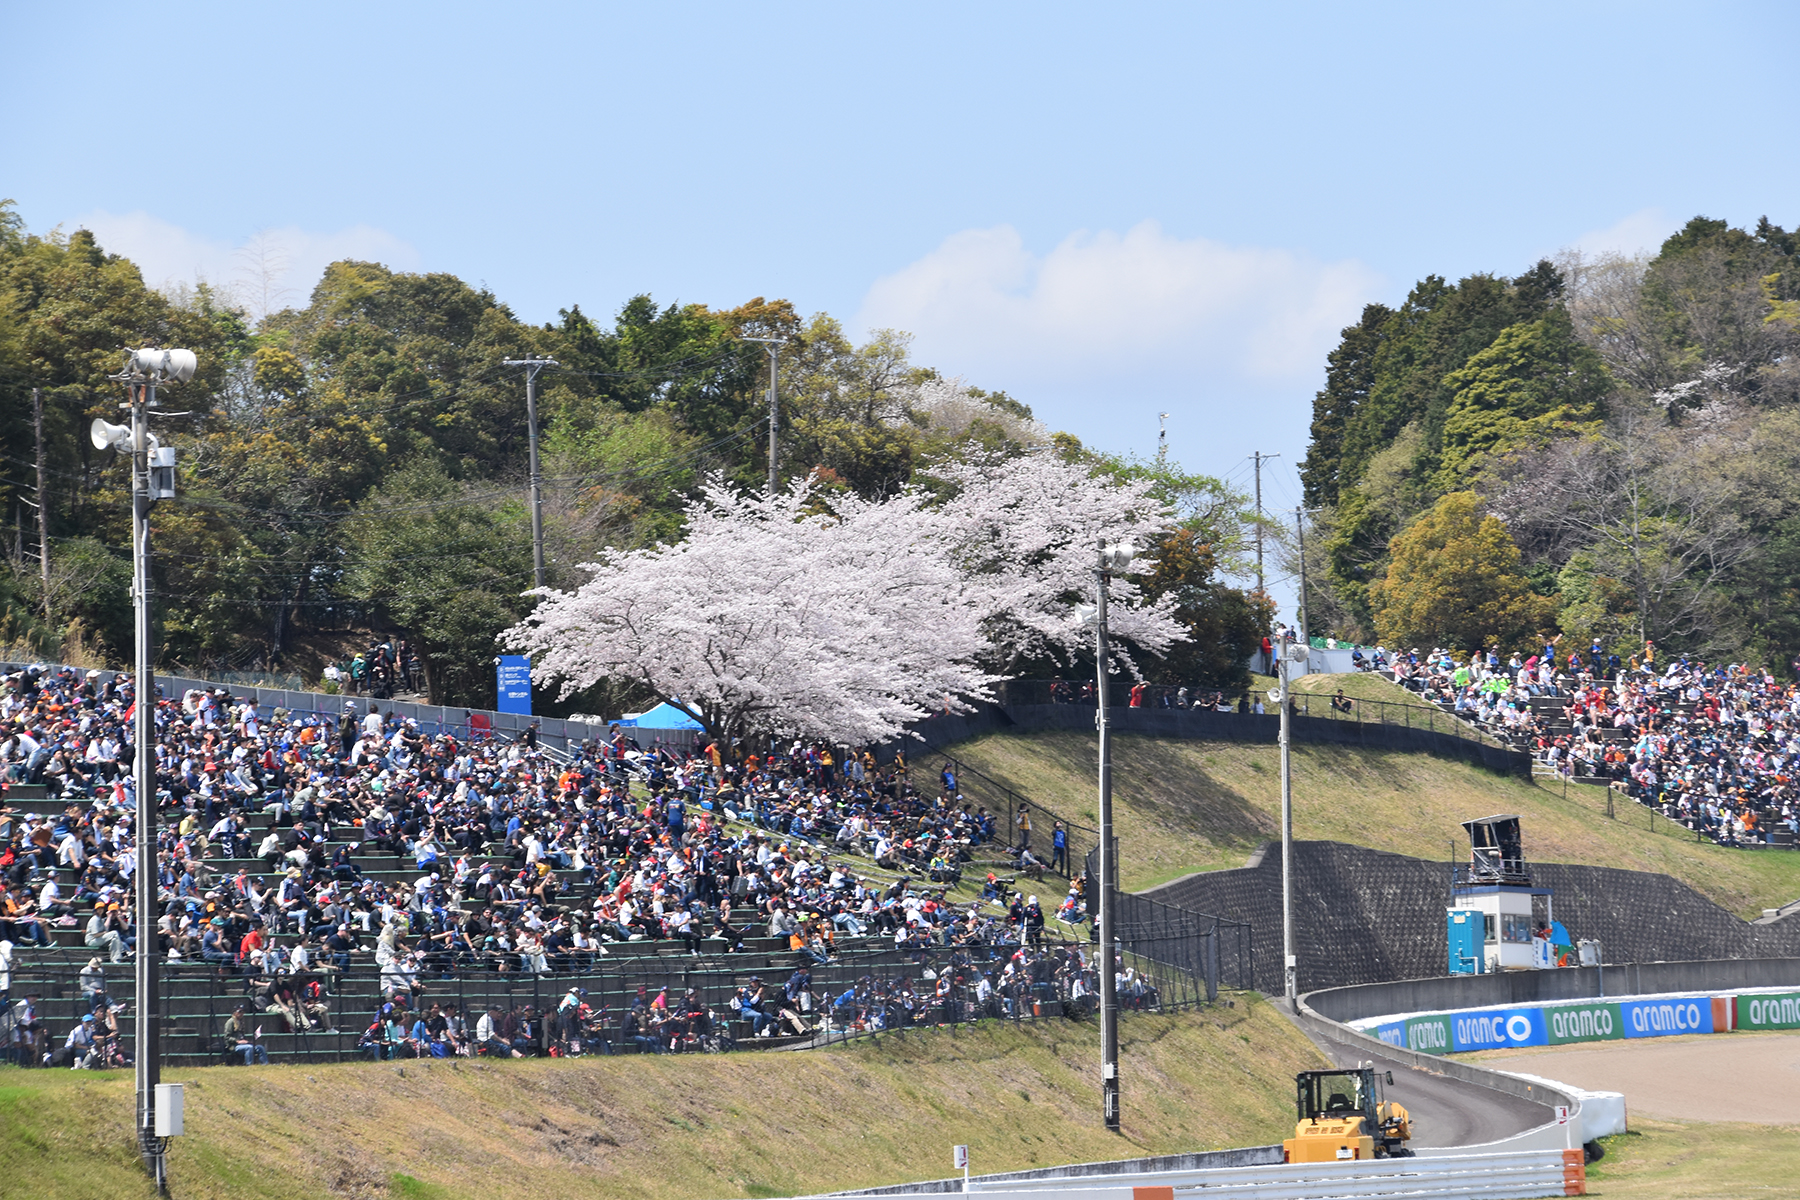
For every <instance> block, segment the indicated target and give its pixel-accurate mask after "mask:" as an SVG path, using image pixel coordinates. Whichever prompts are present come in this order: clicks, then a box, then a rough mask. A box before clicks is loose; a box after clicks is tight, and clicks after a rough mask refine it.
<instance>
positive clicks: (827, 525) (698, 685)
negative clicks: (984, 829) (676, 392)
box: [502, 451, 1185, 742]
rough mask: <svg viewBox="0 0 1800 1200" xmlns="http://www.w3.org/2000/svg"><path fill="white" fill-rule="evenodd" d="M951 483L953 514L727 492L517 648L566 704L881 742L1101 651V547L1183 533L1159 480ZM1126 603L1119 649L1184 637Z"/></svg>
mask: <svg viewBox="0 0 1800 1200" xmlns="http://www.w3.org/2000/svg"><path fill="white" fill-rule="evenodd" d="M935 474H936V476H937V478H938V479H939V480H941V481H942V482H943V483H945V484H948V485H949V486H950V488H951V489H952V494H951V496H950V498H949V499H947V500H945V501H943V502H941V503H938V502H934V501H933V499H932V496H931V494H930V493H927V492H925V491H922V490H920V489H917V488H909V489H907V490H906V491H904V492H902V493H900V494H899V495H897V496H894V497H891V498H889V499H886V500H881V501H870V500H864V499H861V498H858V497H856V496H853V495H830V496H826V495H824V494H822V493H821V492H820V490H819V489H818V488H817V487H816V486H815V485H814V483H813V482H812V481H804V482H797V483H796V484H794V486H793V487H791V488H790V489H788V490H787V491H785V492H783V493H780V494H779V495H776V496H774V497H769V496H764V495H748V494H745V493H742V492H739V491H737V490H735V489H732V488H730V487H727V486H725V485H724V484H722V483H720V482H719V481H717V480H715V481H713V482H711V483H709V484H708V486H707V487H706V488H705V489H704V490H703V491H702V493H701V494H700V495H699V496H698V497H696V498H694V499H692V500H690V501H689V503H688V505H687V538H686V540H685V541H683V542H680V543H678V544H675V545H662V546H656V547H653V548H651V549H646V550H636V551H615V552H611V553H609V554H607V555H605V556H604V557H603V558H601V560H600V561H598V562H595V563H590V564H587V565H586V569H587V570H589V571H590V572H592V574H591V577H590V578H589V580H588V581H587V582H586V583H585V584H583V585H582V586H581V587H579V588H577V589H575V590H574V591H572V592H557V591H554V590H546V591H545V592H544V593H543V596H544V600H543V603H541V604H540V605H539V606H538V608H537V610H536V611H535V612H533V613H532V614H531V616H530V617H528V618H527V619H526V620H525V621H524V622H523V623H521V624H520V625H518V626H516V627H514V628H513V629H511V630H508V631H507V633H505V634H504V635H502V641H503V642H504V643H505V644H506V645H507V646H508V647H509V648H511V649H513V650H515V651H517V652H520V653H525V654H529V655H530V656H531V657H532V674H533V677H534V678H535V679H537V680H538V681H539V682H540V683H546V684H548V683H557V684H559V685H560V686H561V688H562V693H563V695H564V696H567V695H570V694H572V693H574V692H577V691H580V690H581V689H583V688H586V687H589V686H591V685H593V684H595V683H598V682H599V681H601V680H602V679H607V678H613V679H631V680H635V681H637V682H640V683H642V684H643V685H645V686H646V687H648V688H649V689H650V690H652V691H654V692H656V693H657V694H658V695H659V696H662V697H663V698H665V699H667V700H669V701H670V702H671V703H674V704H677V705H678V706H680V707H682V708H684V709H686V710H687V711H688V712H690V713H692V714H693V715H694V716H695V717H696V718H697V719H698V720H700V721H701V722H702V723H703V724H705V725H706V727H707V728H708V730H710V731H711V732H713V733H714V734H724V735H738V734H743V733H749V732H764V733H776V734H797V735H802V736H819V737H831V738H841V739H844V740H847V741H852V742H867V741H878V740H882V739H885V738H889V737H893V736H895V735H897V734H900V733H902V732H903V731H904V730H905V729H906V727H907V726H908V725H909V724H911V723H913V722H915V721H917V720H919V719H920V718H922V717H924V716H926V715H928V714H930V713H932V712H937V711H942V710H944V709H946V708H949V709H952V710H961V709H964V708H965V707H966V705H967V702H969V701H971V700H982V699H987V698H989V697H990V696H991V694H992V692H991V689H992V685H993V684H994V683H996V682H998V681H999V679H1000V678H1001V676H1000V675H997V674H994V673H992V672H991V671H990V669H989V667H990V665H992V664H995V663H1011V662H1015V661H1017V660H1018V659H1019V658H1021V657H1024V656H1030V655H1037V654H1044V653H1050V654H1066V653H1069V652H1071V651H1073V650H1075V649H1077V648H1078V647H1080V646H1082V645H1084V644H1086V643H1087V640H1088V639H1089V638H1091V636H1092V634H1091V631H1090V630H1088V629H1087V628H1085V627H1084V626H1082V625H1081V623H1080V622H1079V620H1078V619H1077V617H1076V615H1075V606H1076V605H1077V604H1079V603H1081V602H1083V601H1084V600H1088V601H1091V599H1092V596H1093V590H1094V583H1095V579H1094V566H1095V556H1096V546H1097V543H1098V542H1099V540H1100V539H1101V538H1105V539H1106V540H1108V541H1125V540H1131V539H1133V538H1135V539H1136V541H1137V544H1138V545H1139V546H1148V545H1149V544H1150V541H1151V538H1152V537H1153V536H1154V534H1155V533H1156V532H1157V531H1158V530H1159V529H1161V528H1162V527H1163V526H1165V525H1166V524H1167V521H1168V512H1167V509H1166V507H1165V506H1163V505H1162V504H1160V503H1159V502H1157V501H1156V500H1155V499H1154V498H1152V497H1151V496H1150V495H1149V494H1148V485H1145V484H1141V483H1136V482H1133V483H1126V484H1119V483H1117V482H1115V481H1111V480H1105V479H1098V478H1094V477H1092V476H1091V475H1090V474H1089V473H1088V471H1087V470H1086V469H1085V468H1083V467H1081V466H1079V465H1071V464H1067V463H1064V462H1062V461H1061V460H1060V459H1059V458H1057V457H1056V456H1055V455H1054V454H1053V453H1050V452H1048V451H1038V452H1034V453H1031V454H1027V455H1024V456H1022V457H1017V458H1012V459H995V460H991V461H985V462H981V463H976V464H968V465H955V466H949V467H945V468H943V469H940V470H938V471H937V472H936V473H935ZM1112 594H1113V597H1114V608H1113V617H1112V626H1113V629H1114V631H1115V633H1116V634H1117V635H1119V636H1121V637H1124V638H1128V639H1130V640H1131V641H1132V642H1134V643H1135V644H1136V645H1138V646H1139V647H1142V648H1144V649H1148V650H1151V651H1156V652H1160V651H1161V650H1163V649H1165V648H1166V647H1167V646H1168V645H1169V644H1171V643H1172V642H1175V641H1178V640H1180V639H1181V638H1182V637H1184V636H1185V632H1184V630H1183V628H1182V626H1181V625H1180V624H1179V622H1177V621H1176V620H1175V619H1174V617H1173V616H1172V612H1171V610H1172V607H1173V603H1172V601H1169V600H1167V599H1166V598H1165V599H1164V600H1161V601H1158V602H1157V603H1154V604H1144V603H1143V602H1142V599H1141V596H1140V594H1139V592H1138V589H1137V587H1136V585H1135V584H1133V583H1132V582H1131V581H1130V580H1129V579H1119V580H1116V581H1115V582H1114V583H1113V592H1112ZM1121 659H1122V660H1123V661H1125V662H1126V663H1127V664H1128V665H1129V663H1130V660H1129V658H1128V657H1126V656H1125V655H1124V653H1123V652H1122V651H1121ZM1133 669H1135V668H1133Z"/></svg>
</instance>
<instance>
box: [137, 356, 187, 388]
mask: <svg viewBox="0 0 1800 1200" xmlns="http://www.w3.org/2000/svg"><path fill="white" fill-rule="evenodd" d="M199 366H200V360H199V359H197V358H195V357H194V352H193V351H192V350H133V351H132V352H131V362H130V364H129V368H130V370H132V371H133V372H135V373H136V374H139V375H149V376H151V377H152V378H154V379H157V380H159V381H160V382H162V383H186V382H187V381H188V380H190V379H192V378H193V377H194V371H195V370H196V369H198V367H199Z"/></svg>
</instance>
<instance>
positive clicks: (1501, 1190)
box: [887, 1150, 1587, 1200]
mask: <svg viewBox="0 0 1800 1200" xmlns="http://www.w3.org/2000/svg"><path fill="white" fill-rule="evenodd" d="M1126 1178H1129V1180H1130V1183H1129V1185H1125V1184H1124V1180H1123V1179H1121V1178H1120V1177H1117V1176H1115V1177H1112V1178H1085V1179H1069V1178H1063V1179H1037V1180H1030V1181H1018V1180H1000V1181H995V1182H992V1183H988V1182H984V1181H983V1180H981V1179H979V1178H977V1179H971V1180H970V1181H969V1191H970V1192H971V1193H973V1194H978V1195H982V1196H988V1197H991V1198H993V1200H1008V1198H1016V1200H1175V1197H1176V1196H1177V1195H1182V1194H1190V1195H1195V1196H1204V1197H1206V1200H1350V1198H1351V1197H1392V1198H1394V1200H1400V1198H1402V1197H1405V1198H1407V1200H1439V1198H1442V1200H1452V1198H1455V1200H1468V1198H1472V1197H1487V1198H1489V1200H1528V1198H1532V1197H1538V1196H1579V1195H1585V1194H1586V1190H1587V1169H1586V1166H1585V1164H1584V1160H1583V1156H1582V1153H1581V1151H1580V1150H1566V1151H1565V1150H1528V1151H1514V1152H1510V1153H1503V1154H1456V1155H1447V1156H1444V1157H1440V1158H1423V1157H1422V1158H1379V1159H1373V1160H1370V1161H1367V1162H1343V1163H1282V1164H1278V1165H1275V1166H1266V1167H1220V1168H1215V1169H1212V1170H1202V1171H1169V1172H1156V1173H1149V1174H1134V1175H1130V1176H1128V1177H1126ZM887 1194H890V1195H891V1194H895V1193H894V1192H892V1191H889V1192H888V1193H887Z"/></svg>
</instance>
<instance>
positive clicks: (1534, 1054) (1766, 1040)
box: [1458, 1032, 1800, 1125]
mask: <svg viewBox="0 0 1800 1200" xmlns="http://www.w3.org/2000/svg"><path fill="white" fill-rule="evenodd" d="M1458 1057H1459V1058H1465V1057H1466V1058H1467V1059H1469V1060H1471V1061H1474V1062H1478V1063H1480V1064H1481V1065H1482V1066H1484V1067H1493V1068H1494V1069H1496V1070H1501V1071H1519V1072H1524V1073H1526V1074H1531V1075H1541V1076H1544V1077H1546V1078H1550V1079H1557V1080H1560V1081H1562V1082H1563V1083H1567V1084H1572V1085H1574V1086H1575V1087H1578V1088H1585V1089H1587V1090H1590V1091H1609V1092H1623V1093H1624V1095H1625V1104H1626V1107H1627V1110H1628V1111H1629V1112H1630V1114H1631V1115H1633V1116H1640V1115H1641V1116H1646V1117H1656V1118H1659V1119H1663V1120H1677V1121H1741V1122H1746V1123H1751V1124H1758V1125H1800V1032H1789V1033H1732V1034H1726V1035H1724V1036H1720V1035H1716V1034H1714V1035H1701V1036H1684V1037H1670V1038H1657V1039H1654V1040H1634V1041H1623V1042H1592V1043H1587V1044H1583V1045H1574V1046H1542V1047H1533V1048H1531V1049H1526V1050H1498V1051H1487V1052H1483V1053H1479V1054H1471V1055H1466V1056H1464V1055H1459V1056H1458Z"/></svg>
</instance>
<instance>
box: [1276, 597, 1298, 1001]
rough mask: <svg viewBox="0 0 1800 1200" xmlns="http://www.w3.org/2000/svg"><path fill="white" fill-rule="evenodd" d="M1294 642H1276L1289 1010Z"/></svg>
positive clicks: (1284, 973) (1293, 968) (1292, 981)
mask: <svg viewBox="0 0 1800 1200" xmlns="http://www.w3.org/2000/svg"><path fill="white" fill-rule="evenodd" d="M1292 646H1293V642H1292V641H1291V640H1290V639H1289V638H1288V635H1287V634H1285V633H1284V634H1282V635H1281V637H1280V639H1279V640H1278V641H1277V643H1276V651H1277V656H1276V657H1277V661H1278V662H1279V664H1280V666H1279V667H1278V668H1277V670H1278V672H1279V679H1280V683H1279V685H1278V686H1279V687H1280V688H1281V964H1282V968H1281V979H1282V984H1281V989H1282V995H1284V996H1285V997H1287V1002H1288V1007H1289V1009H1290V1010H1292V1008H1293V1007H1294V1002H1295V1001H1296V1000H1297V999H1298V998H1299V994H1300V993H1299V979H1298V960H1297V959H1296V958H1295V954H1294V772H1293V764H1292V762H1291V760H1290V757H1289V747H1290V741H1289V736H1288V726H1289V724H1290V722H1291V718H1292V714H1293V709H1294V697H1293V695H1292V694H1291V692H1290V690H1289V687H1288V652H1289V650H1290V649H1291V648H1292Z"/></svg>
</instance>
